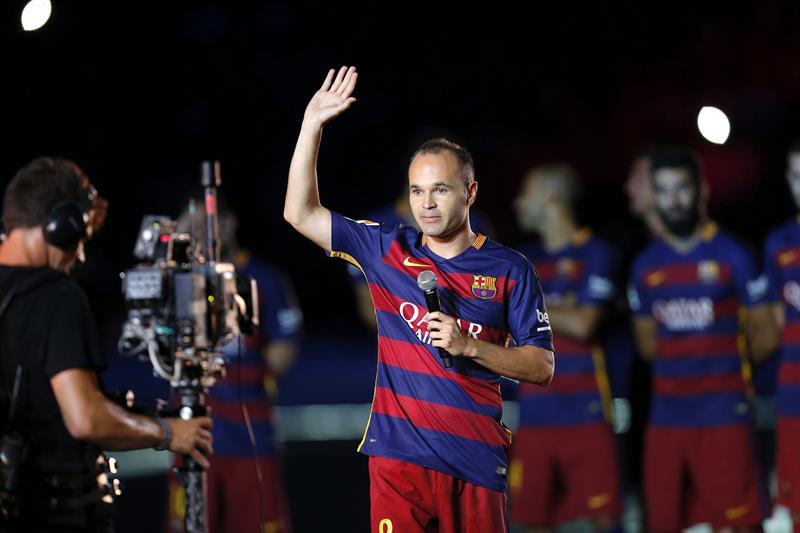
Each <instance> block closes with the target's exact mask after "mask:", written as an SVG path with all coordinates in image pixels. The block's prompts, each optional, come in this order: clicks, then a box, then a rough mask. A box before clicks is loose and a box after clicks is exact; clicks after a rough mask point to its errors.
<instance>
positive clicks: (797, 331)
mask: <svg viewBox="0 0 800 533" xmlns="http://www.w3.org/2000/svg"><path fill="white" fill-rule="evenodd" d="M781 341H782V342H783V344H800V323H797V322H794V323H787V324H786V325H785V326H784V327H783V333H781Z"/></svg>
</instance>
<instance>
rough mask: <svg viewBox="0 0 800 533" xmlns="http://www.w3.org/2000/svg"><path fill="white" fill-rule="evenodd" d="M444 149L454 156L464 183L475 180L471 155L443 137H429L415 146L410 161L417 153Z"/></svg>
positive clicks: (431, 152) (430, 152)
mask: <svg viewBox="0 0 800 533" xmlns="http://www.w3.org/2000/svg"><path fill="white" fill-rule="evenodd" d="M445 150H447V151H448V152H450V153H451V154H453V155H454V156H456V159H457V160H458V163H459V165H461V177H462V178H463V179H464V184H465V185H469V184H470V183H472V182H473V181H475V163H474V162H473V160H472V155H471V154H470V153H469V152H468V151H467V149H466V148H464V147H463V146H461V145H460V144H456V143H454V142H452V141H448V140H447V139H445V138H444V137H438V138H436V139H430V140H427V141H425V142H424V143H422V145H420V147H419V148H417V151H416V152H414V155H412V156H411V161H414V159H416V158H417V156H419V155H423V154H439V153H441V152H443V151H445Z"/></svg>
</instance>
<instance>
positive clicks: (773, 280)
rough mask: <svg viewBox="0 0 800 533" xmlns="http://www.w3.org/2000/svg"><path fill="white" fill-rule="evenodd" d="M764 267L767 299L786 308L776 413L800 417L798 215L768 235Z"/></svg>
mask: <svg viewBox="0 0 800 533" xmlns="http://www.w3.org/2000/svg"><path fill="white" fill-rule="evenodd" d="M764 270H765V272H766V274H767V277H768V278H769V287H770V290H769V299H770V301H772V302H776V303H778V302H780V303H782V304H783V307H784V309H785V312H786V325H785V326H784V328H783V331H782V333H781V348H780V368H779V370H778V415H779V416H790V417H800V218H798V219H794V220H792V221H790V222H788V223H787V224H784V225H783V226H781V227H779V228H777V229H776V230H775V231H773V232H772V233H770V234H769V236H768V237H767V242H766V246H765V248H764Z"/></svg>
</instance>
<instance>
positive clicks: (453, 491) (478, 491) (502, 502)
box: [369, 457, 508, 533]
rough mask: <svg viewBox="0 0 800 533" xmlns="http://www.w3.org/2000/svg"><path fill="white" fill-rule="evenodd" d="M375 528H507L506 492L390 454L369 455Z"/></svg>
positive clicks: (476, 531)
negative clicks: (396, 457) (469, 481)
mask: <svg viewBox="0 0 800 533" xmlns="http://www.w3.org/2000/svg"><path fill="white" fill-rule="evenodd" d="M369 496H370V502H371V505H370V507H371V508H370V522H371V526H370V529H371V530H372V532H373V533H424V532H427V531H459V532H462V533H485V532H487V531H492V532H494V531H498V532H499V531H508V497H507V495H506V494H505V493H503V492H497V491H494V490H491V489H487V488H485V487H480V486H478V485H474V484H472V483H468V482H466V481H462V480H460V479H457V478H454V477H453V476H450V475H448V474H444V473H442V472H438V471H436V470H431V469H430V468H423V467H421V466H417V465H414V464H411V463H406V462H405V461H397V460H395V459H389V458H386V457H370V458H369Z"/></svg>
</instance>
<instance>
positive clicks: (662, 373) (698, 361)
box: [653, 354, 742, 377]
mask: <svg viewBox="0 0 800 533" xmlns="http://www.w3.org/2000/svg"><path fill="white" fill-rule="evenodd" d="M741 371H742V361H741V358H740V357H739V356H738V355H735V354H733V355H725V356H715V357H699V356H692V357H681V358H676V359H672V358H664V357H656V359H655V361H654V362H653V375H654V376H659V377H699V376H711V375H714V374H729V373H731V372H741Z"/></svg>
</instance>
